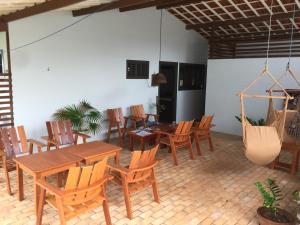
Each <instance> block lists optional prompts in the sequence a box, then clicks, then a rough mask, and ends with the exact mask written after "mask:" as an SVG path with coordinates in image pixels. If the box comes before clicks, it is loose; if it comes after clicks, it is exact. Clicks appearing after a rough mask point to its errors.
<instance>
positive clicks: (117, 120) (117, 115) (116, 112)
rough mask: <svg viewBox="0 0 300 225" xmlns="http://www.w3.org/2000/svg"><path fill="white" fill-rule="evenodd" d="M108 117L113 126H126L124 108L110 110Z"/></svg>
mask: <svg viewBox="0 0 300 225" xmlns="http://www.w3.org/2000/svg"><path fill="white" fill-rule="evenodd" d="M107 117H108V120H109V122H110V124H111V126H117V124H119V125H124V117H123V112H122V108H115V109H108V110H107Z"/></svg>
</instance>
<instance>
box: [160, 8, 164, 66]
mask: <svg viewBox="0 0 300 225" xmlns="http://www.w3.org/2000/svg"><path fill="white" fill-rule="evenodd" d="M162 21H163V10H162V9H161V10H160V24H159V61H160V60H161V41H162V39H161V36H162Z"/></svg>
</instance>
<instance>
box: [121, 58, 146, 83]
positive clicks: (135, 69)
mask: <svg viewBox="0 0 300 225" xmlns="http://www.w3.org/2000/svg"><path fill="white" fill-rule="evenodd" d="M126 79H149V61H141V60H127V61H126Z"/></svg>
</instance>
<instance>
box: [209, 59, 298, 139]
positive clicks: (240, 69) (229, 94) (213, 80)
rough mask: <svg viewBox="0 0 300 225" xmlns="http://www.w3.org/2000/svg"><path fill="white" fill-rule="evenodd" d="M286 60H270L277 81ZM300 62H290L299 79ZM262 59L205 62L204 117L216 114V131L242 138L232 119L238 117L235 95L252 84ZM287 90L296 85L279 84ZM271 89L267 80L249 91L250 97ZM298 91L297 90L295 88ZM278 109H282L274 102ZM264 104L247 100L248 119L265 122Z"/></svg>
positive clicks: (261, 66) (238, 126) (265, 109)
mask: <svg viewBox="0 0 300 225" xmlns="http://www.w3.org/2000/svg"><path fill="white" fill-rule="evenodd" d="M287 61H288V59H287V58H273V59H270V60H269V68H270V71H271V73H272V74H273V75H274V76H275V77H276V78H279V77H280V76H281V75H282V74H283V72H284V71H285V68H286V64H287ZM299 61H300V58H293V59H292V68H293V70H294V71H295V73H296V75H298V79H300V68H299ZM264 62H265V59H220V60H208V72H207V89H206V113H207V114H210V113H211V114H213V113H214V114H215V119H214V123H215V124H216V127H215V130H216V131H220V132H224V133H230V134H237V135H241V125H240V123H239V122H237V120H236V119H235V118H234V116H235V115H239V114H240V102H239V97H238V96H237V95H236V94H237V93H238V92H240V91H242V90H243V89H244V88H245V87H246V86H247V85H248V84H249V83H250V82H251V81H252V80H254V79H255V78H256V77H257V76H258V75H259V73H260V72H261V71H262V69H263V67H264ZM282 81H283V82H282V83H283V85H284V86H285V87H286V88H296V87H297V85H296V84H295V82H293V80H292V79H291V78H289V77H286V78H284V79H283V80H282ZM270 85H271V82H269V80H268V79H263V80H262V82H260V83H259V84H258V86H255V87H254V88H253V89H250V93H260V94H265V90H266V89H268V88H269V87H270ZM298 88H299V87H298ZM277 105H281V104H280V102H277ZM267 106H268V101H267V100H253V99H251V100H250V99H249V100H246V103H245V108H246V113H247V115H248V116H249V117H250V118H254V119H259V118H265V116H266V113H267Z"/></svg>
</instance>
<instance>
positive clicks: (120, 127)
mask: <svg viewBox="0 0 300 225" xmlns="http://www.w3.org/2000/svg"><path fill="white" fill-rule="evenodd" d="M107 117H108V123H109V125H108V132H107V142H108V143H109V142H110V135H111V133H112V132H118V135H119V145H120V146H123V145H124V142H125V135H126V132H127V131H129V130H131V129H129V128H127V121H128V118H125V117H123V112H122V109H121V108H115V109H108V110H107Z"/></svg>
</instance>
